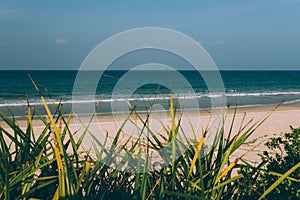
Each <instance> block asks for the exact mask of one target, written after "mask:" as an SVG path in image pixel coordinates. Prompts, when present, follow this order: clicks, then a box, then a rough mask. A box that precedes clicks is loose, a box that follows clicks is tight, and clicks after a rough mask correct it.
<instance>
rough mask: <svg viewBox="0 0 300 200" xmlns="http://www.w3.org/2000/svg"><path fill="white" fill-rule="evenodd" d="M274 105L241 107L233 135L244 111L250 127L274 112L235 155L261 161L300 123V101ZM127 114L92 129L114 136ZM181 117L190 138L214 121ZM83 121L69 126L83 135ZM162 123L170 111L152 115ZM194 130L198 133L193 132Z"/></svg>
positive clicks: (199, 115)
mask: <svg viewBox="0 0 300 200" xmlns="http://www.w3.org/2000/svg"><path fill="white" fill-rule="evenodd" d="M274 108H275V106H257V107H244V108H243V107H241V108H238V109H237V114H236V119H235V123H234V127H233V133H232V134H233V135H234V134H236V133H238V131H239V129H240V127H241V122H242V120H243V118H244V115H245V119H244V122H243V125H246V124H247V123H248V122H249V121H250V120H252V121H251V123H250V124H249V125H248V126H247V127H248V128H250V126H251V125H253V124H254V123H255V122H257V121H261V120H262V119H263V118H264V117H266V116H267V115H268V114H271V115H270V116H269V117H268V118H267V119H266V121H265V122H264V123H263V124H262V125H261V126H260V127H259V128H257V129H256V130H255V132H254V133H253V134H252V135H251V137H250V138H249V140H248V142H250V143H251V142H254V140H255V142H254V143H251V144H249V145H244V146H243V148H242V149H239V151H238V152H237V153H236V154H235V156H238V155H242V154H243V153H245V152H247V155H246V156H245V157H244V158H245V159H247V160H249V161H252V162H257V161H259V156H257V154H258V153H262V151H263V150H265V149H266V147H265V146H264V145H263V144H264V143H265V141H266V140H267V139H268V138H271V137H274V136H279V135H281V134H283V133H285V132H287V131H289V130H290V127H289V126H293V127H299V126H300V105H284V106H280V107H278V108H277V109H276V110H274ZM273 110H274V111H273ZM224 112H225V113H226V114H225V116H226V119H225V121H224V127H225V134H226V133H228V131H229V129H230V124H231V121H232V118H233V113H234V109H233V108H230V109H224ZM125 117H126V116H97V117H96V118H94V120H93V121H92V123H91V124H90V128H89V130H90V131H91V132H92V133H93V134H96V135H97V138H98V139H99V140H102V141H104V139H105V136H106V133H108V136H109V138H110V140H112V139H113V137H114V136H115V134H116V132H117V130H118V129H119V127H120V126H122V123H123V121H124V119H125ZM141 117H142V118H143V115H141ZM178 118H179V117H177V119H178ZM181 118H182V121H181V125H182V127H184V128H183V129H184V130H185V131H184V132H185V134H187V135H188V136H189V137H190V138H193V137H194V136H196V138H197V139H199V138H200V137H201V135H202V133H203V130H204V129H205V128H206V127H207V125H208V124H209V123H210V121H211V118H212V115H211V114H210V112H209V111H201V112H189V113H184V116H182V117H181ZM80 121H81V122H80ZM80 121H79V120H78V119H76V118H75V117H74V118H73V119H72V120H71V125H70V127H69V128H70V130H71V131H72V132H77V133H76V135H77V137H78V136H80V134H81V133H82V132H83V130H84V128H83V127H82V124H83V123H84V124H87V121H89V118H88V117H84V118H80ZM17 123H18V124H19V125H20V127H22V128H23V129H24V130H25V128H26V126H27V121H26V120H24V119H17ZM136 124H138V125H139V126H140V127H142V123H141V122H140V120H139V119H138V118H137V117H136V116H132V117H131V118H130V120H129V121H128V122H127V123H126V125H125V127H123V130H124V131H123V132H122V134H121V137H122V138H123V139H124V140H125V139H126V138H128V137H129V136H135V135H134V134H138V132H139V130H137V128H136ZM162 124H164V125H166V126H167V127H168V128H170V127H171V120H170V117H169V116H168V114H166V113H160V114H159V115H154V116H153V117H152V115H151V118H150V125H149V126H150V128H151V129H152V130H153V129H154V132H155V133H157V134H159V133H164V130H163V128H162ZM191 124H193V126H194V127H195V125H196V126H197V129H194V130H191V129H190V127H191ZM0 125H1V126H2V127H3V128H6V127H7V125H6V124H5V123H4V122H3V121H0ZM33 125H34V132H35V134H36V135H38V134H39V133H40V132H41V131H42V130H43V129H44V126H43V123H42V121H41V120H34V121H33ZM194 127H193V128H194ZM246 129H247V128H246ZM246 129H245V130H246ZM190 132H194V133H193V134H189V133H190ZM89 145H90V141H85V146H86V148H88V146H89ZM249 150H251V151H249ZM232 159H234V158H232Z"/></svg>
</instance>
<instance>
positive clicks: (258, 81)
mask: <svg viewBox="0 0 300 200" xmlns="http://www.w3.org/2000/svg"><path fill="white" fill-rule="evenodd" d="M88 73H91V74H90V75H91V76H93V75H94V74H95V73H97V72H87V77H89V74H88ZM126 73H127V71H106V72H104V75H103V76H102V77H101V78H100V81H99V83H98V87H97V90H96V92H95V91H93V90H89V78H87V79H86V81H85V84H84V88H83V92H82V93H77V94H72V91H73V85H74V81H75V79H76V75H77V71H0V111H2V112H5V113H7V114H10V112H12V113H13V114H14V115H20V116H22V115H26V105H27V103H26V98H28V100H29V102H30V104H31V105H32V106H34V107H35V108H37V109H40V110H41V112H42V113H43V109H42V105H41V100H40V98H39V95H38V93H37V92H36V91H35V89H34V87H33V85H32V83H31V81H30V79H29V78H28V74H30V75H31V76H32V78H33V79H34V81H35V82H36V83H37V85H38V86H39V88H40V89H41V91H42V93H43V94H44V95H45V96H47V92H46V90H45V89H44V88H46V89H47V91H48V93H49V94H50V95H51V96H52V97H53V98H54V99H55V100H56V101H57V102H58V101H60V100H61V101H62V103H63V104H64V105H65V108H66V112H68V111H69V110H70V108H71V106H72V104H87V103H93V104H95V103H99V108H98V110H97V112H99V113H109V112H110V111H111V105H112V104H111V102H113V101H124V102H130V103H131V104H132V105H134V106H136V109H137V110H146V109H147V108H148V107H149V102H153V101H156V103H158V104H161V105H162V108H166V109H167V108H168V99H169V96H170V90H169V89H168V88H166V87H163V86H159V85H158V84H154V83H148V84H146V85H139V82H137V81H136V82H135V79H132V80H131V81H130V82H129V83H128V86H130V85H131V84H135V85H137V86H138V89H137V90H135V91H126V89H125V90H124V88H126V87H124V88H123V90H122V91H118V94H119V95H118V99H112V93H113V91H114V90H116V88H115V86H116V84H117V83H118V81H119V80H120V79H121V78H122V77H123V76H124V74H126ZM134 73H136V74H135V75H134V76H136V77H143V76H147V75H149V73H163V72H159V71H155V72H146V71H137V72H134ZM180 73H181V74H182V75H183V76H184V77H185V79H186V80H187V81H188V82H189V83H190V85H191V86H192V89H193V91H194V92H193V93H191V92H189V91H188V90H185V88H182V90H181V91H182V92H180V94H174V96H175V97H176V98H182V99H187V100H188V99H196V100H197V101H198V103H199V107H200V109H201V108H208V107H210V106H211V104H210V102H211V99H212V98H220V97H218V96H214V95H212V94H211V93H209V91H208V89H207V87H206V84H205V82H204V81H203V79H202V78H201V75H200V74H199V73H198V72H196V71H180ZM220 73H221V76H222V79H223V82H224V86H225V96H226V102H227V103H226V105H224V106H227V105H229V106H234V105H235V104H236V103H237V102H238V105H239V106H254V105H276V104H278V103H280V102H282V101H284V104H294V103H299V102H300V71H221V72H220ZM166 79H169V80H170V83H171V82H172V81H175V80H172V74H171V75H170V76H168V77H167V76H166ZM137 80H139V79H137ZM125 86H126V85H125ZM128 88H130V87H128ZM128 90H130V89H128ZM128 93H132V95H130V98H128ZM122 94H124V95H123V96H122ZM72 95H75V96H76V98H74V96H73V98H72ZM74 99H75V100H74ZM150 104H151V103H150Z"/></svg>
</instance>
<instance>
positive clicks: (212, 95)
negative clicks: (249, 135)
mask: <svg viewBox="0 0 300 200" xmlns="http://www.w3.org/2000/svg"><path fill="white" fill-rule="evenodd" d="M232 91H235V90H232ZM280 95H287V96H288V95H290V96H294V95H300V92H298V91H289V92H282V91H279V92H253V93H237V92H232V93H231V92H229V93H226V94H225V96H226V97H264V96H266V97H272V96H280ZM118 96H120V97H122V95H118ZM124 96H126V95H124ZM136 96H137V95H136ZM136 96H133V97H131V98H115V99H111V98H107V97H106V98H107V99H99V98H95V99H93V98H91V97H86V98H87V99H84V97H78V98H76V100H71V99H70V100H64V101H61V102H60V101H58V100H56V101H55V103H56V104H58V103H62V104H89V103H101V102H103V103H110V102H125V101H145V102H147V101H157V100H169V99H170V96H169V94H159V95H157V96H155V95H149V94H148V95H143V96H142V95H141V96H142V97H136ZM220 97H222V95H221V94H215V93H196V94H181V95H177V96H176V95H174V98H176V99H180V100H184V99H187V100H188V99H201V98H220ZM69 98H70V97H69ZM29 102H30V105H32V106H36V105H43V103H42V101H41V100H40V99H30V100H29ZM297 102H300V99H296V100H290V101H286V102H285V103H289V104H292V103H297ZM47 103H49V104H52V102H51V101H47ZM10 106H27V101H26V100H23V101H22V100H21V101H20V100H2V102H1V100H0V107H10Z"/></svg>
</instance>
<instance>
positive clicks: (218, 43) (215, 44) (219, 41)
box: [213, 40, 224, 46]
mask: <svg viewBox="0 0 300 200" xmlns="http://www.w3.org/2000/svg"><path fill="white" fill-rule="evenodd" d="M223 44H224V42H223V41H222V40H216V41H214V42H213V45H214V46H220V45H223Z"/></svg>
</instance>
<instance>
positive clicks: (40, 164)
mask: <svg viewBox="0 0 300 200" xmlns="http://www.w3.org/2000/svg"><path fill="white" fill-rule="evenodd" d="M34 85H35V84H34ZM35 87H36V89H37V91H38V92H39V93H40V91H39V89H38V87H37V86H36V85H35ZM40 96H41V99H42V101H43V103H44V107H45V110H46V112H47V116H41V115H40V114H39V113H38V111H36V110H35V109H34V107H32V106H30V104H29V103H28V116H27V128H26V129H25V130H22V129H21V128H20V126H19V125H18V124H17V122H16V121H15V119H14V118H11V117H7V116H6V115H4V114H3V113H0V118H1V120H3V122H5V125H6V128H3V127H0V169H1V171H0V198H1V199H30V198H33V199H234V198H236V199H238V198H237V197H240V196H241V195H240V193H241V187H239V186H238V184H239V183H243V181H244V180H245V173H244V171H243V172H242V171H241V170H239V169H241V168H242V167H243V166H248V165H249V164H247V163H243V162H241V160H242V159H243V157H244V156H245V154H243V155H240V156H239V157H237V158H236V157H233V154H234V153H236V151H237V150H238V149H239V148H240V147H241V146H242V145H243V144H245V142H246V141H247V140H248V138H249V137H250V135H251V134H252V133H253V132H254V131H255V130H256V129H257V128H258V127H259V126H260V125H261V124H262V123H263V122H264V121H265V120H266V119H267V118H268V115H267V116H266V117H265V118H263V119H262V120H260V121H257V122H254V123H251V122H252V121H249V122H244V120H242V124H240V128H239V129H238V131H237V132H234V129H233V126H234V124H235V116H236V109H235V114H234V115H233V119H232V121H231V127H230V129H229V132H228V133H225V131H224V123H222V124H220V127H219V129H218V130H217V133H216V135H217V136H216V138H215V139H214V142H213V145H212V147H211V148H210V149H209V150H208V151H207V152H206V153H205V154H203V153H202V152H203V149H204V148H205V145H204V144H205V143H204V142H205V141H206V139H207V134H208V132H209V127H207V129H206V130H204V131H203V132H201V133H195V134H200V135H201V137H200V139H199V141H191V140H187V139H182V138H178V137H177V135H178V132H179V130H180V127H181V121H180V120H178V121H175V109H174V105H173V102H172V96H171V101H170V117H171V126H170V127H169V126H166V125H165V126H164V131H165V137H163V139H161V138H158V137H156V136H155V134H153V133H154V132H152V131H151V129H150V127H149V124H148V121H147V119H148V117H149V116H148V117H146V119H144V118H139V119H140V120H141V122H142V125H143V126H142V127H141V128H140V129H139V130H140V131H141V133H143V132H144V130H147V132H148V133H149V135H151V136H152V137H147V141H146V145H145V142H144V141H142V139H141V138H138V139H136V141H135V142H132V143H130V142H129V141H130V140H127V141H125V142H124V141H123V142H122V141H120V140H121V138H120V134H121V132H122V127H123V126H121V128H120V129H119V130H118V131H117V134H116V135H115V138H114V139H113V143H112V144H113V145H111V147H110V148H106V147H105V142H106V141H104V142H101V141H99V140H97V138H96V137H95V138H94V139H95V143H96V144H97V147H98V148H96V149H94V150H95V151H96V155H97V156H96V157H95V156H94V155H92V154H91V149H85V148H84V147H82V143H83V140H84V137H85V136H86V134H88V133H89V134H90V132H89V126H86V128H85V131H84V133H86V134H82V135H81V136H80V137H79V138H77V139H75V135H76V133H77V132H76V131H75V132H72V131H71V130H70V121H71V118H72V113H69V114H67V115H66V114H65V113H64V111H63V106H62V104H60V103H58V104H56V103H55V102H54V101H52V104H53V106H54V107H55V111H54V112H51V111H50V109H49V107H48V105H47V103H46V101H45V98H44V96H43V95H42V94H41V93H40ZM133 112H134V110H133V111H132V112H131V113H130V115H132V114H133ZM34 117H38V118H39V120H41V121H42V122H43V124H44V128H43V130H42V131H41V132H40V133H35V132H34V127H33V123H32V121H33V118H34ZM224 117H225V116H224ZM225 120H226V119H225ZM128 121H129V117H128V118H127V119H126V120H125V121H124V122H123V124H126V123H128ZM107 137H108V135H107ZM121 151H123V152H125V154H121ZM150 151H157V153H158V154H159V155H160V156H161V158H163V159H164V161H165V163H167V164H166V166H163V167H156V166H151V165H152V164H151V162H149V159H148V155H149V152H150ZM139 152H146V154H139ZM142 155H146V156H142ZM265 162H268V161H265ZM128 163H130V164H129V165H128ZM125 166H126V167H129V169H130V170H125V171H124V170H123V169H124V167H125ZM126 167H125V168H126ZM297 167H298V165H297V164H296V165H295V166H293V167H292V168H291V169H292V170H293V171H292V172H290V171H287V172H286V173H288V175H287V176H285V175H286V174H283V175H282V174H280V176H279V177H281V178H282V179H283V180H286V179H285V178H287V179H288V180H292V179H291V178H292V177H290V176H289V175H290V174H291V173H294V171H295V170H294V168H296V169H298V168H297ZM149 169H151V170H149ZM252 169H254V168H252ZM257 170H258V171H259V173H261V170H262V169H261V168H260V167H259V168H258V169H257ZM282 173H284V172H282ZM246 175H247V174H246ZM249 175H251V173H249ZM246 178H249V176H246ZM294 178H296V177H294ZM253 180H255V179H253ZM278 180H280V179H278ZM278 180H277V181H278ZM283 180H282V181H283ZM282 181H281V180H280V182H282ZM272 187H273V188H272ZM276 187H277V185H275V187H274V186H273V185H271V186H270V188H271V189H274V188H276ZM264 191H265V192H264V193H261V194H260V196H261V197H262V198H263V197H265V196H267V195H268V191H269V190H268V189H266V190H264Z"/></svg>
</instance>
